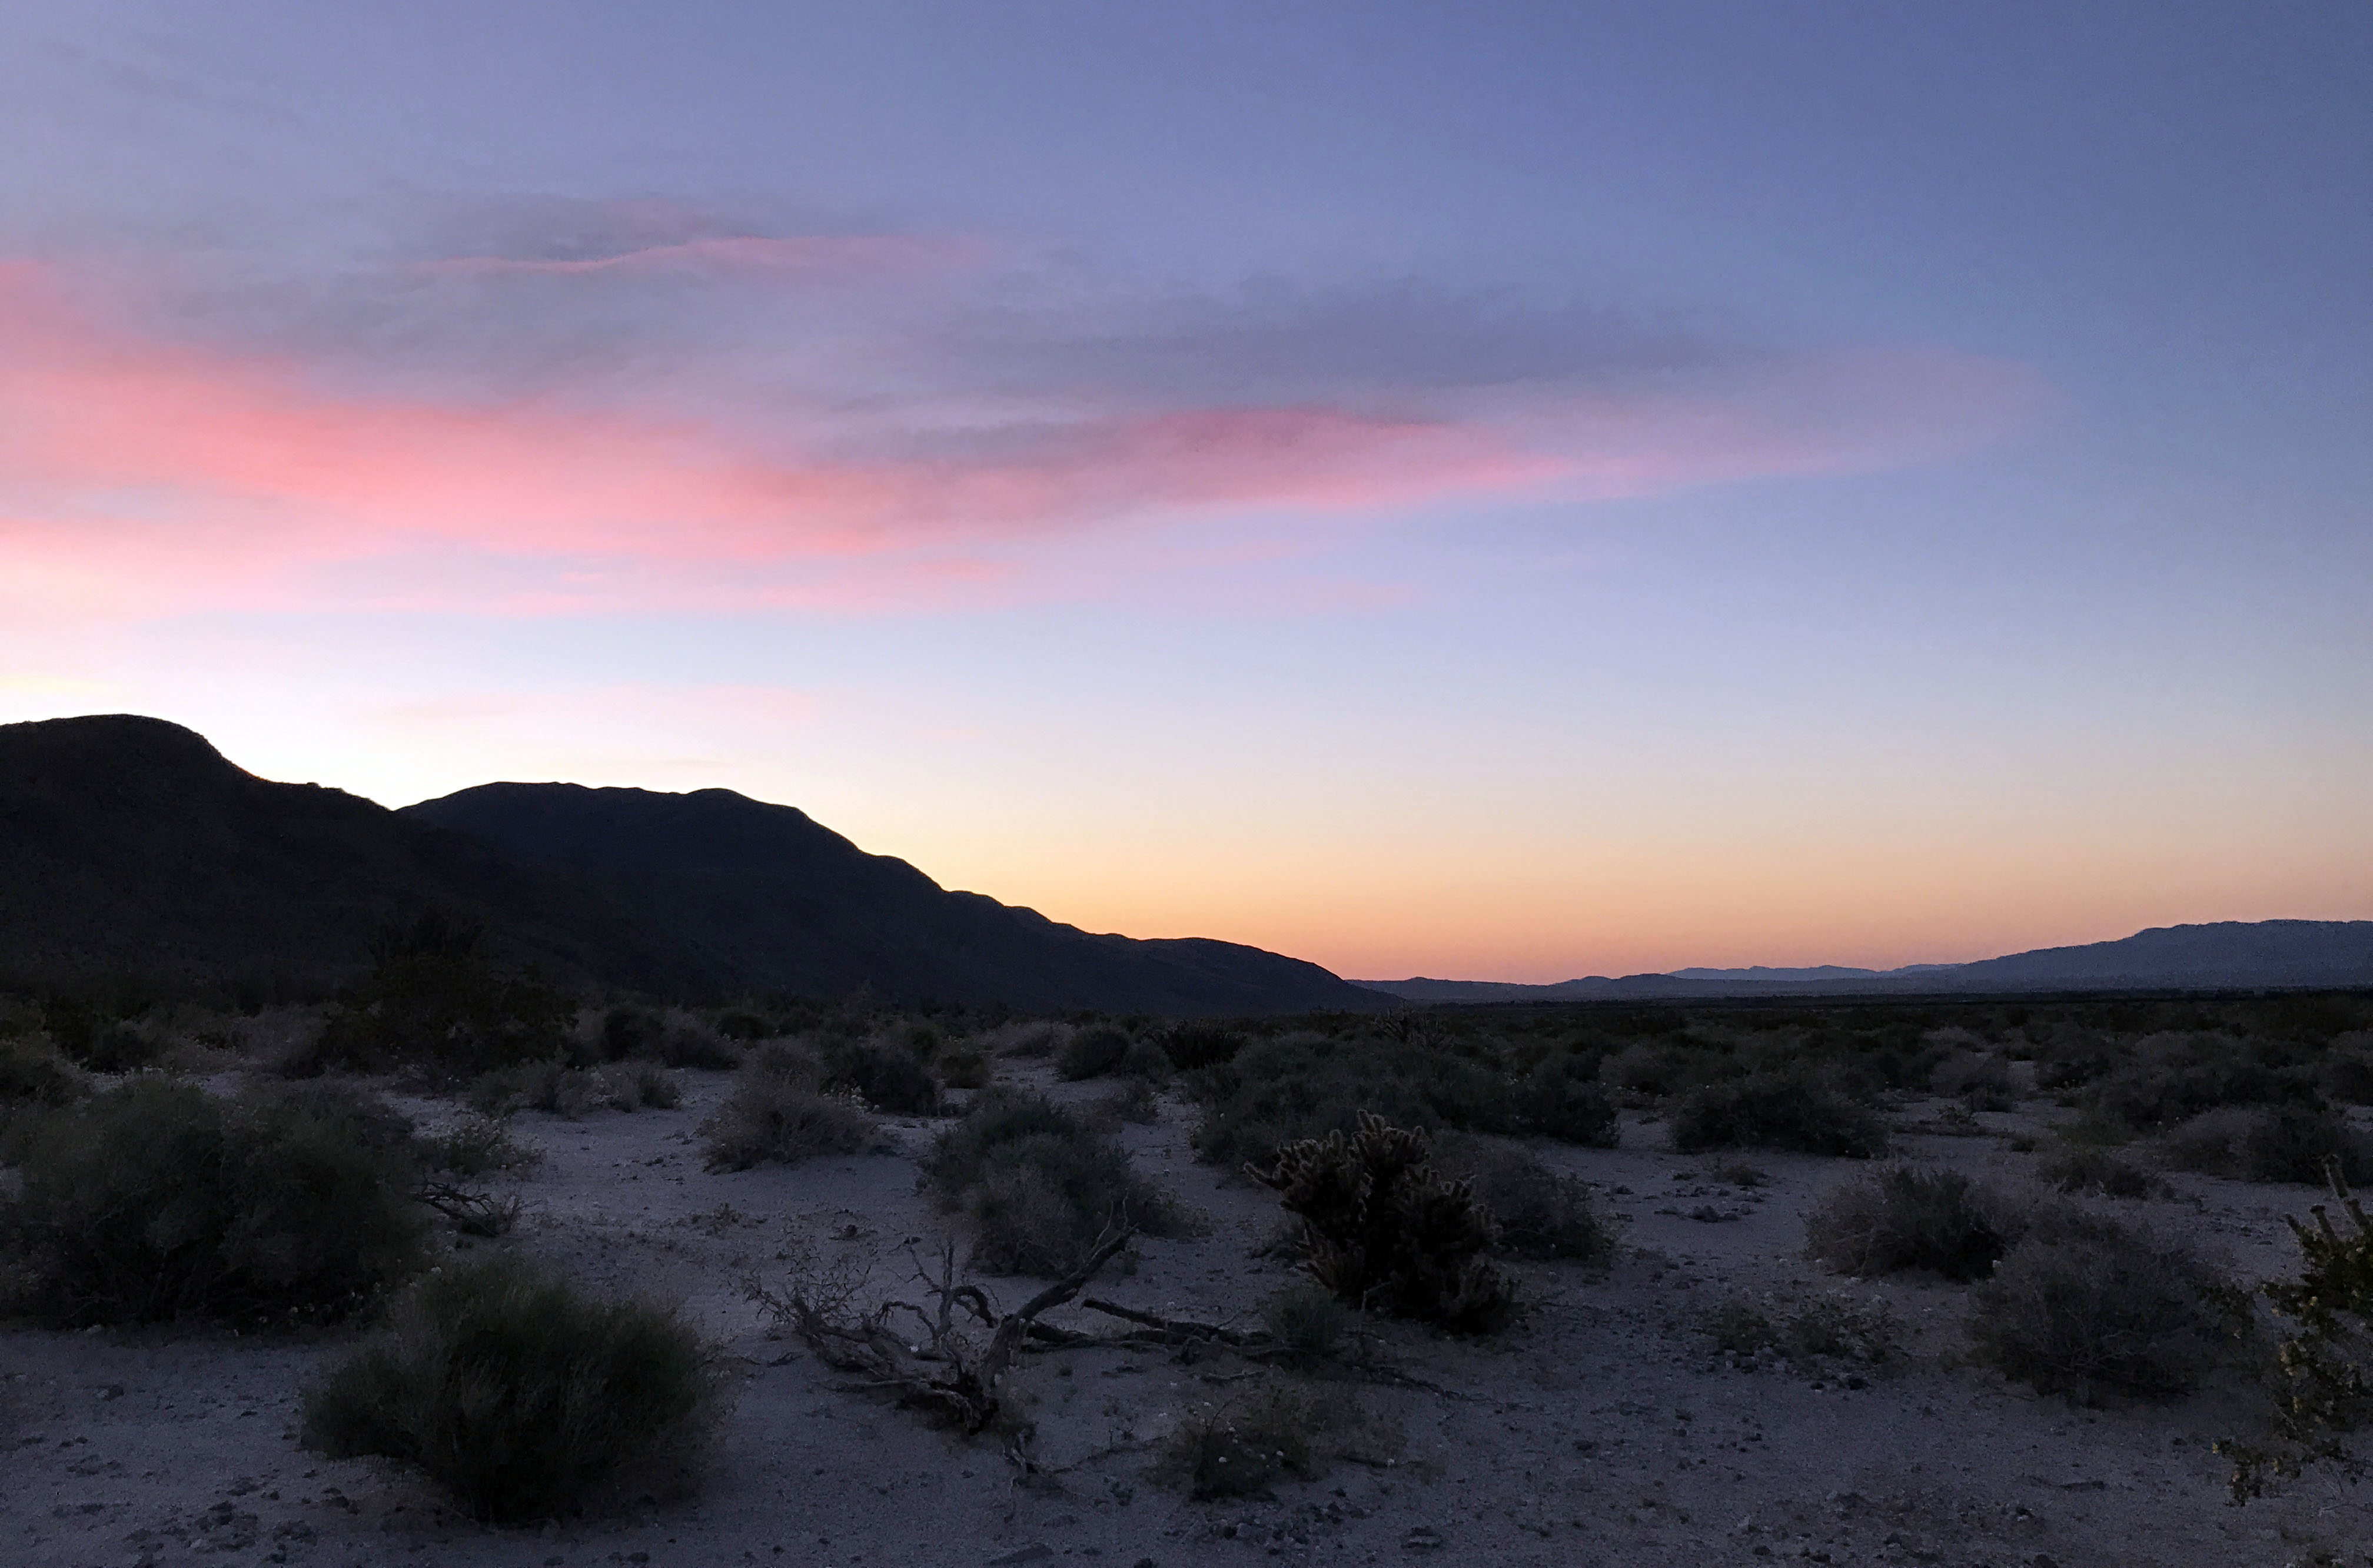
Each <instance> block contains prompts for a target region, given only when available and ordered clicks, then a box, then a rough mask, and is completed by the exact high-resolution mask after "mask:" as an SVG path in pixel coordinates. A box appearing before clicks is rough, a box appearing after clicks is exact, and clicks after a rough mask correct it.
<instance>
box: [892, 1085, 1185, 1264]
mask: <svg viewBox="0 0 2373 1568" xmlns="http://www.w3.org/2000/svg"><path fill="white" fill-rule="evenodd" d="M923 1183H924V1186H925V1187H926V1188H929V1189H930V1190H931V1191H933V1192H934V1193H936V1194H937V1195H938V1197H939V1199H940V1202H941V1205H942V1206H943V1207H945V1208H948V1209H951V1210H959V1211H963V1212H964V1214H965V1215H966V1216H967V1217H968V1218H969V1219H970V1220H971V1223H972V1230H973V1251H972V1256H973V1261H974V1262H975V1263H976V1265H978V1266H979V1267H981V1268H983V1269H986V1270H989V1271H990V1272H992V1273H999V1274H1035V1275H1039V1276H1044V1277H1054V1276H1059V1275H1062V1274H1065V1273H1068V1272H1069V1271H1070V1270H1072V1269H1074V1268H1076V1267H1077V1266H1078V1265H1079V1264H1080V1262H1081V1260H1082V1259H1083V1258H1086V1257H1087V1255H1088V1254H1089V1253H1090V1252H1091V1251H1093V1249H1094V1247H1095V1246H1096V1243H1097V1242H1098V1240H1099V1239H1100V1238H1101V1237H1103V1236H1105V1235H1107V1234H1109V1233H1110V1232H1111V1231H1113V1230H1115V1229H1117V1228H1120V1227H1123V1226H1128V1227H1132V1228H1134V1229H1137V1230H1140V1231H1143V1232H1146V1233H1147V1234H1149V1235H1183V1234H1186V1231H1187V1229H1188V1228H1189V1221H1188V1219H1187V1217H1186V1214H1185V1213H1184V1211H1181V1210H1180V1209H1179V1208H1178V1206H1177V1205H1176V1204H1175V1202H1173V1201H1172V1200H1171V1199H1169V1198H1168V1197H1167V1196H1166V1195H1164V1194H1163V1192H1162V1191H1161V1190H1160V1189H1159V1188H1155V1187H1154V1186H1153V1185H1152V1184H1151V1182H1149V1181H1147V1180H1146V1179H1145V1178H1144V1177H1143V1176H1140V1175H1139V1174H1138V1173H1137V1172H1136V1171H1135V1170H1134V1169H1132V1168H1131V1167H1130V1165H1129V1163H1128V1153H1127V1151H1125V1150H1123V1149H1122V1148H1121V1146H1120V1144H1119V1143H1118V1142H1117V1141H1115V1140H1114V1139H1113V1138H1112V1137H1111V1136H1110V1135H1108V1134H1106V1133H1103V1132H1099V1131H1097V1130H1096V1129H1094V1128H1093V1127H1091V1126H1090V1125H1089V1124H1088V1123H1087V1122H1086V1121H1084V1120H1083V1119H1081V1117H1079V1116H1077V1115H1076V1114H1074V1113H1073V1112H1071V1111H1069V1110H1066V1109H1064V1108H1063V1107H1061V1106H1057V1105H1054V1104H1052V1103H1050V1102H1048V1101H1046V1100H1044V1099H1040V1098H1038V1097H1037V1096H1035V1095H1031V1094H1023V1093H1020V1092H1018V1091H1015V1090H1010V1089H985V1090H983V1091H981V1093H980V1094H979V1095H978V1096H977V1097H976V1098H975V1099H974V1101H973V1103H972V1106H970V1108H968V1109H967V1110H966V1111H965V1112H964V1118H963V1119H962V1120H961V1121H959V1122H957V1123H956V1125H955V1126H953V1127H952V1128H949V1129H947V1130H946V1131H944V1132H942V1133H941V1134H940V1136H939V1138H938V1139H937V1140H936V1141H934V1142H933V1143H932V1145H931V1149H930V1153H929V1154H928V1155H926V1156H925V1158H924V1161H923Z"/></svg>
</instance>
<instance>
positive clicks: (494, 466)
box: [0, 241, 2037, 613]
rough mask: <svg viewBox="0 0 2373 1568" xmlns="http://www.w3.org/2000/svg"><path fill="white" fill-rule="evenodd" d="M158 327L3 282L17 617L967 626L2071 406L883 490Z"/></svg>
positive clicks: (1765, 385)
mask: <svg viewBox="0 0 2373 1568" xmlns="http://www.w3.org/2000/svg"><path fill="white" fill-rule="evenodd" d="M701 243H709V242H701ZM715 243H725V242H715ZM766 243H769V244H774V243H782V242H773V241H769V242H766ZM690 248H691V247H684V246H672V247H663V248H661V251H663V252H675V251H684V250H686V249H690ZM652 253H655V252H637V254H652ZM617 260H620V261H624V260H625V258H617ZM602 264H606V263H602ZM129 322H130V318H129V316H128V315H126V314H125V313H123V312H122V311H111V310H105V309H103V308H101V307H99V306H97V305H95V304H94V303H93V302H91V301H89V300H88V299H77V298H75V297H73V296H72V295H71V294H70V292H69V291H68V290H66V289H65V288H64V287H61V286H60V284H59V281H58V280H57V279H56V278H54V277H53V276H52V275H48V274H46V273H44V272H43V271H42V270H41V269H39V268H36V267H31V266H25V265H18V266H14V267H8V268H0V547H5V563H4V564H0V572H4V573H5V575H0V595H5V596H6V597H7V598H10V599H15V600H18V601H20V602H21V601H26V600H31V601H38V602H42V603H50V604H52V605H55V604H57V603H60V602H62V601H63V602H65V603H80V604H85V605H89V606H93V607H99V606H111V607H117V608H123V609H130V610H136V611H141V612H156V611H160V610H169V609H194V608H210V607H227V606H258V605H274V606H291V607H313V606H322V605H348V606H351V605H358V604H374V605H387V604H401V605H405V606H410V607H418V608H427V607H469V608H478V609H490V610H501V611H511V612H519V613H533V612H538V611H548V610H555V609H566V608H571V607H576V608H595V607H599V608H632V607H657V606H680V605H687V604H700V605H711V606H715V605H725V604H737V603H738V604H744V605H768V604H783V603H859V604H873V603H883V602H885V601H887V602H918V601H919V602H941V601H944V600H946V599H948V598H950V597H955V598H963V597H966V596H978V595H982V594H994V593H997V592H999V591H1005V589H1006V588H1008V587H1009V586H1010V584H1011V579H1012V574H1013V572H1014V570H1015V568H1014V564H1013V562H1012V560H1011V551H1012V550H1013V549H1016V548H1020V547H1030V546H1046V545H1050V544H1057V543H1059V542H1060V541H1061V540H1063V539H1065V538H1068V537H1071V536H1074V535H1076V534H1077V533H1078V532H1080V531H1081V530H1083V529H1099V528H1101V529H1107V530H1109V529H1112V528H1114V527H1116V526H1117V525H1120V524H1124V523H1128V522H1130V521H1133V520H1146V519H1153V518H1164V519H1175V517H1177V516H1178V515H1179V514H1181V513H1191V512H1192V511H1194V510H1196V509H1215V508H1219V509H1256V510H1257V509H1299V510H1308V511H1322V512H1334V513H1347V514H1358V513H1362V512H1369V511H1375V510H1383V509H1398V508H1407V507H1410V506H1415V505H1420V504H1425V503H1429V502H1437V501H1442V500H1445V499H1455V498H1462V497H1475V498H1489V497H1496V496H1507V495H1512V494H1519V493H1561V492H1562V493H1570V494H1576V495H1589V496H1611V495H1631V494H1640V493H1643V492H1646V491H1652V490H1657V489H1665V488H1670V487H1673V486H1680V485H1687V484H1695V483H1704V482H1708V481H1713V480H1724V479H1733V478H1743V477H1752V476H1757V475H1768V474H1796V473H1807V472H1834V471H1850V470H1853V469H1858V468H1867V467H1875V466H1885V465H1887V464H1888V463H1890V462H1903V461H1918V460H1921V459H1924V458H1925V457H1928V456H1933V455H1936V454H1938V453H1940V452H1943V451H1951V450H1957V449H1958V448H1961V447H1966V446H1968V445H1970V444H1971V443H1973V442H1974V441H1977V440H1982V439H1991V437H1992V436H1993V435H1995V434H1998V433H1999V432H2000V431H2001V430H2002V429H2004V428H2006V427H2009V426H2010V425H2012V424H2014V423H2016V420H2017V419H2019V418H2021V417H2023V416H2024V415H2025V413H2026V411H2027V410H2028V409H2029V408H2031V407H2032V406H2033V404H2034V401H2035V397H2036V395H2037V393H2036V389H2035V387H2034V385H2033V382H2032V378H2031V377H2028V376H2027V375H2026V373H2025V372H2023V371H2020V370H2018V369H2016V368H2015V367H2003V366H1998V365H1992V364H1989V363H1987V362H1983V361H1970V360H1967V359H1960V358H1956V357H1950V356H1945V355H1926V356H1918V355H1914V356H1901V355H1898V356H1891V357H1890V356H1863V357H1848V356H1834V357H1828V358H1820V359H1807V360H1804V361H1797V362H1781V363H1778V364H1775V365H1773V366H1771V367H1767V368H1765V369H1762V370H1760V371H1759V372H1757V375H1758V376H1759V378H1760V380H1759V381H1758V380H1755V379H1754V378H1749V379H1748V380H1745V381H1743V382H1741V383H1739V384H1737V385H1735V386H1731V387H1728V388H1725V389H1722V390H1721V391H1720V392H1719V393H1718V394H1715V393H1704V392H1701V393H1696V394H1671V395H1666V396H1663V397H1660V398H1648V399H1640V400H1633V401H1631V402H1628V403H1617V402H1614V401H1611V400H1607V399H1598V400H1593V401H1588V402H1583V401H1573V400H1569V401H1566V402H1564V403H1562V404H1557V403H1549V404H1541V405H1539V406H1534V407H1525V408H1519V409H1515V410H1512V411H1496V412H1494V413H1492V414H1490V415H1469V416H1467V417H1463V418H1462V417H1448V416H1444V417H1420V416H1403V417H1387V416H1382V415H1374V414H1366V413H1356V412H1352V411H1350V410H1346V409H1343V408H1338V407H1332V406H1327V405H1324V404H1299V405H1292V406H1268V407H1262V406H1248V407H1190V408H1178V409H1171V410H1165V411H1157V412H1151V413H1146V414H1139V415H1124V416H1111V417H1098V416H1094V415H1080V416H1074V417H1071V418H1069V419H1068V420H1057V421H1054V422H1051V423H1047V422H1039V423H1032V424H1022V423H1020V422H1019V421H1018V420H1012V419H1009V420H1008V421H1006V422H1005V423H1003V424H1001V425H999V424H996V423H994V422H992V423H991V424H990V425H989V427H988V430H989V434H988V437H987V438H986V439H970V440H968V441H966V442H965V443H964V444H962V446H961V447H956V446H954V445H953V444H952V442H951V440H950V439H948V437H947V436H946V435H944V434H942V435H941V436H939V437H937V438H933V437H932V436H931V434H930V433H929V432H909V431H900V430H896V429H893V430H892V432H891V434H890V437H889V438H886V439H884V440H883V441H878V442H876V443H874V447H873V451H875V452H877V453H878V452H879V451H883V450H885V449H886V450H889V451H904V452H906V453H907V454H908V455H902V456H887V457H885V456H880V455H868V456H861V457H859V456H850V455H848V452H847V451H846V450H845V449H839V448H832V447H828V446H827V445H826V444H825V443H824V442H823V441H822V440H821V439H818V438H814V437H810V438H808V439H805V440H802V432H801V430H800V429H799V428H798V416H797V412H796V411H795V410H794V411H791V412H790V413H788V414H785V415H783V416H782V419H781V424H782V425H783V428H781V429H779V430H777V431H774V432H769V433H768V434H767V435H766V438H765V439H757V438H755V437H754V436H752V435H751V434H750V433H749V432H748V431H747V430H743V431H741V432H739V433H736V432H730V431H727V430H725V429H721V428H719V427H713V426H710V425H707V424H703V423H701V422H698V421H694V420H689V419H685V418H682V417H671V416H669V415H666V414H665V413H663V412H656V411H651V410H638V409H635V408H631V407H629V408H615V407H613V408H600V409H593V408H585V407H575V406H570V405H568V404H565V403H563V402H561V401H559V400H557V399H551V398H546V399H536V398H518V399H514V400H511V401H507V402H502V403H476V404H462V403H453V402H438V401H435V400H432V399H428V398H424V397H421V396H417V395H410V396H395V395H390V394H383V393H372V392H357V391H352V390H336V389H329V388H325V387H323V386H322V385H321V384H320V383H319V382H318V381H317V380H315V379H314V378H313V377H312V376H311V375H310V372H309V368H308V367H307V366H306V365H305V364H303V363H300V362H298V360H296V359H295V358H293V357H285V356H273V355H267V354H261V353H245V352H238V351H234V350H228V349H225V348H221V347H218V346H205V345H193V344H191V343H187V342H181V341H175V340H172V339H169V338H167V337H163V336H160V335H158V334H156V333H150V332H144V331H142V330H139V329H137V328H135V327H134V326H132V325H131V324H129ZM992 412H993V411H992ZM1000 552H1003V553H1004V555H1003V556H1000Z"/></svg>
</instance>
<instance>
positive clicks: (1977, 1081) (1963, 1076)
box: [1928, 1031, 2018, 1111]
mask: <svg viewBox="0 0 2373 1568" xmlns="http://www.w3.org/2000/svg"><path fill="white" fill-rule="evenodd" d="M1938 1033H1944V1031H1938ZM1958 1033H1966V1031H1958ZM1928 1084H1929V1087H1930V1088H1932V1089H1934V1090H1935V1091H1936V1093H1938V1094H1950V1095H1952V1096H1954V1097H1955V1098H1957V1099H1958V1100H1959V1101H1960V1102H1961V1104H1962V1105H1964V1106H1967V1107H1969V1108H1970V1110H1973V1111H2006V1110H2010V1109H2013V1108H2014V1107H2016V1105H2017V1104H2018V1099H2017V1096H2016V1094H2015V1093H2014V1092H2013V1089H2012V1086H2011V1076H2010V1061H2009V1059H2007V1058H2005V1057H2004V1056H2001V1055H2000V1054H1998V1053H1996V1052H1993V1051H1982V1050H1969V1049H1962V1050H1957V1051H1955V1052H1954V1053H1953V1054H1951V1055H1950V1056H1947V1057H1946V1058H1945V1059H1944V1060H1942V1061H1940V1062H1938V1063H1937V1064H1936V1065H1935V1068H1934V1069H1933V1070H1932V1071H1930V1073H1929V1075H1928Z"/></svg>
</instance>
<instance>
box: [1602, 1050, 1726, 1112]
mask: <svg viewBox="0 0 2373 1568" xmlns="http://www.w3.org/2000/svg"><path fill="white" fill-rule="evenodd" d="M1700 1068H1701V1063H1700V1062H1699V1060H1698V1059H1697V1055H1696V1053H1694V1052H1692V1051H1690V1050H1689V1049H1688V1048H1687V1047H1680V1046H1675V1045H1671V1044H1668V1043H1663V1042H1654V1043H1652V1042H1650V1041H1647V1040H1634V1041H1633V1042H1632V1043H1631V1044H1630V1045H1628V1046H1626V1047H1623V1048H1622V1049H1621V1050H1619V1051H1616V1052H1613V1053H1612V1054H1610V1055H1608V1056H1607V1057H1606V1058H1604V1059H1601V1060H1600V1062H1599V1064H1598V1076H1599V1080H1600V1082H1604V1083H1605V1084H1606V1085H1607V1087H1608V1088H1610V1089H1619V1090H1621V1091H1623V1092H1624V1093H1626V1094H1639V1095H1644V1096H1647V1097H1650V1098H1662V1097H1663V1096H1665V1095H1666V1094H1677V1093H1678V1092H1679V1091H1680V1090H1681V1089H1682V1088H1683V1087H1684V1086H1685V1085H1686V1084H1687V1083H1689V1082H1691V1081H1692V1080H1693V1079H1694V1077H1695V1076H1696V1074H1697V1072H1698V1071H1699V1070H1700Z"/></svg>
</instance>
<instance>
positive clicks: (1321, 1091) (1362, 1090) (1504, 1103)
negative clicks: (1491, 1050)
mask: <svg viewBox="0 0 2373 1568" xmlns="http://www.w3.org/2000/svg"><path fill="white" fill-rule="evenodd" d="M1189 1082H1190V1085H1191V1086H1192V1087H1193V1089H1194V1092H1195V1094H1196V1095H1197V1097H1198V1099H1200V1100H1201V1101H1202V1103H1203V1123H1202V1126H1201V1128H1200V1129H1198V1131H1197V1132H1196V1134H1195V1147H1196V1151H1197V1152H1198V1153H1199V1154H1201V1156H1202V1157H1203V1158H1204V1159H1206V1160H1209V1161H1210V1162H1211V1163H1213V1164H1219V1165H1222V1166H1226V1167H1231V1168H1238V1167H1242V1166H1245V1165H1265V1164H1270V1163H1272V1162H1273V1161H1274V1160H1275V1159H1276V1157H1277V1153H1278V1151H1279V1150H1280V1148H1282V1147H1283V1146H1284V1145H1286V1144H1288V1143H1293V1142H1299V1141H1304V1140H1307V1139H1312V1138H1320V1137H1324V1136H1325V1135H1327V1133H1329V1132H1340V1133H1343V1134H1345V1135H1346V1136H1349V1135H1350V1133H1352V1132H1353V1131H1355V1130H1356V1129H1358V1127H1359V1120H1360V1117H1361V1115H1362V1112H1373V1113H1374V1114H1375V1115H1376V1116H1378V1117H1383V1118H1384V1119H1385V1120H1386V1121H1388V1122H1390V1123H1392V1124H1393V1125H1395V1126H1398V1127H1410V1128H1452V1129H1459V1130H1462V1131H1470V1132H1494V1133H1510V1132H1515V1131H1519V1130H1521V1126H1520V1121H1519V1117H1518V1116H1517V1112H1516V1094H1515V1087H1516V1086H1515V1082H1514V1080H1512V1079H1511V1078H1510V1077H1509V1076H1508V1074H1506V1073H1504V1072H1502V1071H1497V1070H1496V1069H1494V1068H1492V1067H1490V1066H1487V1065H1485V1064H1483V1063H1481V1062H1478V1061H1472V1060H1469V1059H1466V1058H1463V1057H1459V1056H1455V1055H1453V1054H1452V1053H1450V1052H1448V1051H1445V1050H1443V1049H1441V1048H1439V1047H1433V1046H1430V1045H1426V1044H1423V1043H1421V1042H1417V1041H1409V1040H1376V1039H1359V1038H1352V1039H1345V1038H1337V1037H1327V1036H1306V1035H1304V1036H1280V1037H1279V1038H1276V1039H1269V1040H1262V1041H1259V1042H1257V1043H1256V1044H1253V1045H1249V1046H1246V1047H1245V1048H1244V1049H1243V1050H1242V1051H1240V1052H1238V1053H1237V1055H1236V1058H1235V1059H1234V1060H1233V1061H1232V1062H1229V1063H1228V1064H1226V1065H1225V1066H1223V1067H1217V1068H1210V1069H1206V1070H1205V1071H1202V1072H1201V1073H1198V1074H1197V1075H1196V1076H1195V1077H1194V1078H1192V1079H1190V1080H1189Z"/></svg>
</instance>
